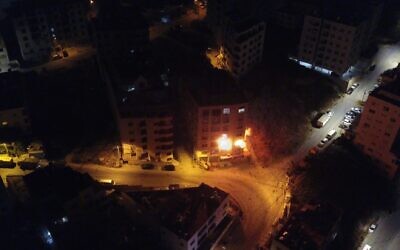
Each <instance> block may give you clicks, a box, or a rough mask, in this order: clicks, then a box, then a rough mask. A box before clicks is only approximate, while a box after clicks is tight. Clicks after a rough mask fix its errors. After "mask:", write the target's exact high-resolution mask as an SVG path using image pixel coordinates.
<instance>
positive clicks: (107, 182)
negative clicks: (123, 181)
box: [97, 179, 115, 185]
mask: <svg viewBox="0 0 400 250" xmlns="http://www.w3.org/2000/svg"><path fill="white" fill-rule="evenodd" d="M97 182H99V183H100V184H103V185H115V181H114V180H112V179H99V180H97Z"/></svg>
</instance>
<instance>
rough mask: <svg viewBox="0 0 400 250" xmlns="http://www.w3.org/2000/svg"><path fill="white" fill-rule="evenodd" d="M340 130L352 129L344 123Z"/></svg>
mask: <svg viewBox="0 0 400 250" xmlns="http://www.w3.org/2000/svg"><path fill="white" fill-rule="evenodd" d="M339 128H341V129H344V130H347V129H349V128H350V126H349V125H346V124H344V123H341V124H340V125H339Z"/></svg>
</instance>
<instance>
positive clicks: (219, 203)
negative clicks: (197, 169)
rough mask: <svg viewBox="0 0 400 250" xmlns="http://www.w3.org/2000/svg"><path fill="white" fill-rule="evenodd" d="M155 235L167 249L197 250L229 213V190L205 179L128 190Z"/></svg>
mask: <svg viewBox="0 0 400 250" xmlns="http://www.w3.org/2000/svg"><path fill="white" fill-rule="evenodd" d="M128 195H130V196H131V197H132V199H133V200H134V201H135V202H136V203H137V210H140V211H143V212H141V215H142V220H144V221H145V223H146V224H147V225H148V227H149V228H153V230H152V231H153V232H154V233H152V235H154V237H156V238H157V239H160V241H161V242H162V243H163V246H165V247H167V248H168V249H177V250H178V249H179V250H197V249H201V247H203V245H204V244H203V243H204V242H205V240H206V239H207V237H208V236H210V235H211V234H212V233H213V232H214V230H215V228H217V226H218V225H219V224H220V223H221V222H222V220H224V218H225V217H226V215H227V210H228V206H229V203H230V197H229V194H228V193H225V192H224V191H222V190H220V189H218V188H216V187H210V186H208V185H206V184H204V183H202V184H201V185H200V186H198V187H192V188H185V189H176V190H170V191H165V190H162V191H151V192H148V191H146V192H129V193H128Z"/></svg>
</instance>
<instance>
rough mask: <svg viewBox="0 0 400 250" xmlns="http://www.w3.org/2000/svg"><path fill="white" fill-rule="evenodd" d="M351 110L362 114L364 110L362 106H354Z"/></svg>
mask: <svg viewBox="0 0 400 250" xmlns="http://www.w3.org/2000/svg"><path fill="white" fill-rule="evenodd" d="M351 111H353V112H354V113H356V114H360V113H361V111H362V110H361V108H358V107H352V108H351Z"/></svg>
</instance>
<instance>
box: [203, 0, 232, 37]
mask: <svg viewBox="0 0 400 250" xmlns="http://www.w3.org/2000/svg"><path fill="white" fill-rule="evenodd" d="M236 3H237V1H236V0H209V1H208V2H207V16H206V20H207V23H208V25H209V26H210V28H211V30H212V31H213V32H214V34H215V36H216V38H217V41H220V40H221V32H222V27H223V19H224V18H225V15H226V13H227V12H230V11H232V10H233V9H234V8H235V7H236Z"/></svg>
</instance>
